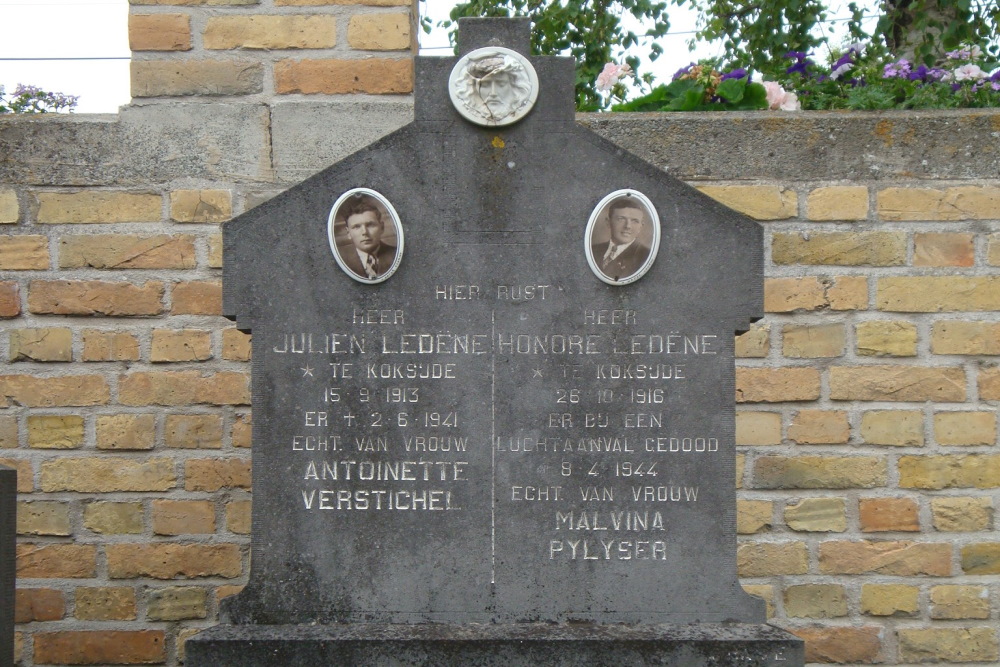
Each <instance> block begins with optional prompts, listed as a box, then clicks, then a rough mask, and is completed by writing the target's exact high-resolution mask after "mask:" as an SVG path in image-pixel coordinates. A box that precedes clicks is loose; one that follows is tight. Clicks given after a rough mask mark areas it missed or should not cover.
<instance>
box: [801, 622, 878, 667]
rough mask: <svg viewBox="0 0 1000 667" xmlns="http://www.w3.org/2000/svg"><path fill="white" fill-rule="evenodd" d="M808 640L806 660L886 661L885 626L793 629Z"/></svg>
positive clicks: (838, 661) (867, 662) (869, 662)
mask: <svg viewBox="0 0 1000 667" xmlns="http://www.w3.org/2000/svg"><path fill="white" fill-rule="evenodd" d="M790 630H791V632H793V633H794V634H795V635H797V636H798V637H799V638H801V639H804V640H805V642H806V662H833V663H847V662H851V663H864V664H871V663H876V662H882V629H881V628H877V627H860V628H854V627H826V628H791V629H790Z"/></svg>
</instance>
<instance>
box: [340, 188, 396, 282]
mask: <svg viewBox="0 0 1000 667" xmlns="http://www.w3.org/2000/svg"><path fill="white" fill-rule="evenodd" d="M340 213H341V214H342V215H343V218H344V222H345V224H346V226H347V237H348V238H349V239H350V241H351V243H350V244H349V245H348V244H345V245H340V246H338V247H337V250H338V251H339V252H340V258H341V259H342V260H344V264H346V265H347V267H348V268H349V269H350V270H351V271H353V272H354V273H355V274H356V275H357V276H358V277H360V278H363V279H367V280H374V279H376V278H378V277H379V276H381V275H382V274H384V273H385V272H386V271H388V270H389V269H390V268H392V265H393V262H395V261H396V246H394V245H389V244H388V243H386V242H384V241H383V240H382V236H383V234H384V233H385V222H384V220H383V219H382V211H381V209H379V207H378V206H377V205H376V204H375V201H374V200H373V199H372V198H371V197H369V196H367V195H358V196H357V197H352V198H350V199H349V200H348V201H346V202H344V205H343V207H342V209H341V211H340Z"/></svg>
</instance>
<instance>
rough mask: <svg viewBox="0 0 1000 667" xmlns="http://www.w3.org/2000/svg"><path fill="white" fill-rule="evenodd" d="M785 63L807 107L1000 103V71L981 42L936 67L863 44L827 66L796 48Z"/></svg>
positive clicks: (787, 80)
mask: <svg viewBox="0 0 1000 667" xmlns="http://www.w3.org/2000/svg"><path fill="white" fill-rule="evenodd" d="M785 62H786V63H788V65H787V67H786V68H785V70H784V73H783V74H779V76H778V78H779V79H781V83H782V84H783V85H784V86H785V87H787V88H791V89H793V90H795V91H796V92H797V94H798V98H799V100H800V101H801V103H802V108H804V109H930V108H949V107H995V106H1000V69H995V68H996V63H989V62H988V61H987V60H985V58H984V54H983V51H982V50H981V49H980V48H979V47H976V46H969V47H963V48H960V49H956V50H954V51H949V52H948V53H947V54H946V55H945V57H944V58H943V59H942V60H939V61H938V62H936V63H934V64H933V65H930V66H928V65H926V64H916V63H913V62H910V60H908V59H906V58H891V57H886V56H885V54H883V53H880V52H878V50H877V49H870V50H866V49H865V48H864V46H863V45H861V44H852V45H851V46H849V47H848V48H847V49H845V50H844V51H842V52H839V53H834V54H833V56H832V57H831V58H830V63H829V65H826V66H823V65H819V64H817V63H816V62H815V61H814V60H813V58H812V56H811V54H806V53H803V52H796V51H793V52H790V53H788V54H786V55H785ZM991 69H993V70H994V71H993V72H992V73H989V71H990V70H991Z"/></svg>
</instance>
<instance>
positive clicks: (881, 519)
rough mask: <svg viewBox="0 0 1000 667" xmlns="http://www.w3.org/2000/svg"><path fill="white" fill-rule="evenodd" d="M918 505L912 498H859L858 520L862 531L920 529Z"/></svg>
mask: <svg viewBox="0 0 1000 667" xmlns="http://www.w3.org/2000/svg"><path fill="white" fill-rule="evenodd" d="M919 511H920V507H919V506H918V505H917V502H916V501H915V500H913V499H912V498H861V499H860V500H859V501H858V520H859V523H860V524H861V532H863V533H886V532H910V533H915V532H919V531H920V517H919V516H918V512H919Z"/></svg>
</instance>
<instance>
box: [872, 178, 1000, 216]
mask: <svg viewBox="0 0 1000 667" xmlns="http://www.w3.org/2000/svg"><path fill="white" fill-rule="evenodd" d="M877 200H878V203H877V206H878V213H879V215H880V216H881V218H882V219H883V220H889V221H904V220H905V221H921V220H943V221H954V220H989V219H993V218H996V212H997V210H1000V188H995V187H975V186H964V187H957V188H943V189H930V188H885V189H884V190H881V191H880V192H879V193H878V197H877Z"/></svg>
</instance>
